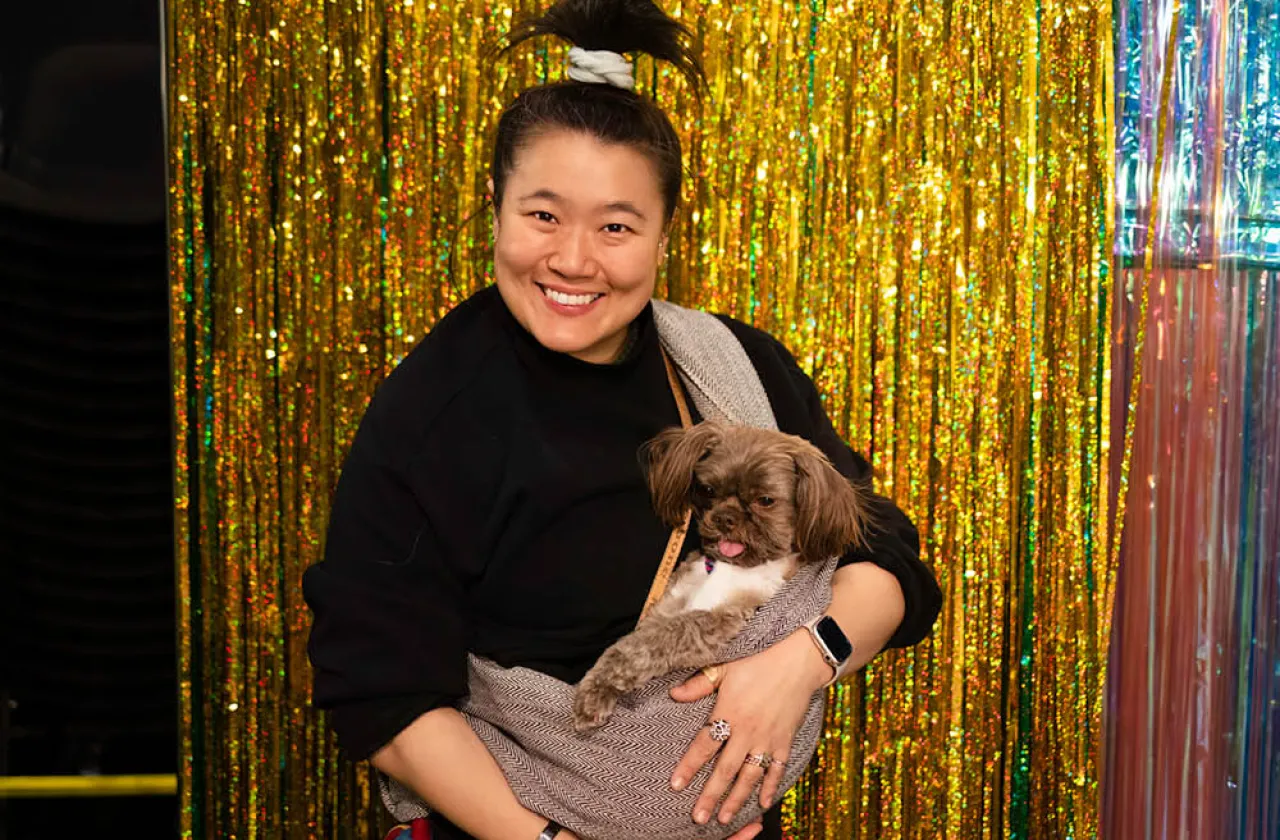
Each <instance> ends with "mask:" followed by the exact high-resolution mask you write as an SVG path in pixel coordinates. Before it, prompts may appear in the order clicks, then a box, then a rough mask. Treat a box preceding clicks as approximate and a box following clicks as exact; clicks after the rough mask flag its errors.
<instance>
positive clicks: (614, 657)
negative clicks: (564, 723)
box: [573, 422, 867, 731]
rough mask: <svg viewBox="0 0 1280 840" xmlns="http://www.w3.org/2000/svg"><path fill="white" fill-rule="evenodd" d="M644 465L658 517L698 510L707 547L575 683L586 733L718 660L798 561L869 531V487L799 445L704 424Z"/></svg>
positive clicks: (673, 437) (667, 435)
mask: <svg viewBox="0 0 1280 840" xmlns="http://www.w3.org/2000/svg"><path fill="white" fill-rule="evenodd" d="M645 458H646V460H647V462H648V479H649V489H650V492H651V494H652V496H653V503H654V508H655V509H656V511H657V512H658V515H659V516H661V517H662V519H663V520H664V521H666V522H667V523H668V524H670V525H671V526H672V527H675V526H678V525H679V524H680V522H681V521H682V520H683V518H684V512H685V510H686V509H687V508H688V507H689V506H690V505H692V507H693V521H694V522H695V523H696V524H697V527H698V531H699V534H700V535H701V538H702V550H701V551H694V552H691V553H690V555H689V556H688V557H687V558H686V559H685V560H684V562H683V563H681V564H680V566H679V567H678V568H677V569H676V570H675V572H674V573H673V575H672V581H671V584H670V585H669V586H668V589H667V591H666V593H665V594H664V595H663V597H662V599H661V600H660V601H658V603H657V604H656V605H655V606H654V608H653V610H652V611H651V612H650V614H649V615H648V616H646V617H645V619H644V620H643V621H641V622H640V623H639V625H638V626H637V627H636V629H635V630H634V631H632V632H631V633H630V634H628V635H626V636H624V637H623V638H621V639H619V640H618V641H617V642H616V643H614V645H613V646H612V647H610V648H609V649H608V650H606V651H605V652H604V653H603V654H602V655H601V657H600V659H599V660H598V661H597V662H596V664H595V665H594V666H593V667H592V668H591V670H590V671H589V672H588V673H587V675H586V676H585V677H584V678H583V679H582V682H580V683H579V684H578V687H577V690H576V694H575V697H574V709H573V718H574V727H575V728H576V729H578V730H579V731H587V730H591V729H595V728H597V727H599V726H602V725H603V724H604V723H605V722H606V721H608V719H609V717H610V716H611V715H612V714H613V710H614V708H615V706H616V705H617V701H618V698H619V697H621V696H622V695H623V694H626V693H627V692H629V691H633V690H635V689H637V688H639V687H641V686H642V685H644V684H645V683H646V682H648V681H649V680H651V679H653V678H655V677H658V676H662V675H663V674H667V673H670V672H671V671H674V670H676V669H679V668H692V667H698V666H700V665H705V664H706V663H707V662H708V661H711V659H712V658H713V657H714V655H715V652H716V651H718V650H719V649H720V648H722V647H723V646H724V645H725V644H726V643H727V642H729V641H730V640H732V639H733V637H734V636H736V635H737V634H738V632H739V631H740V630H741V629H742V628H743V627H744V626H745V625H746V623H747V621H748V620H749V619H750V618H751V616H752V615H753V614H754V613H755V611H756V609H757V608H758V607H759V606H760V605H761V604H763V603H764V602H765V601H767V600H769V598H771V597H772V596H773V595H774V594H776V593H777V592H778V590H780V589H781V588H782V586H783V584H784V583H785V582H786V581H788V580H789V579H790V578H791V577H792V575H794V574H795V572H796V569H798V568H799V564H801V563H815V562H822V561H825V560H827V559H829V558H831V557H833V556H835V555H836V554H839V553H841V552H842V551H844V550H845V549H846V548H847V547H849V546H850V545H852V544H854V543H858V542H860V541H861V540H862V538H863V534H864V532H865V530H866V526H867V506H866V503H865V497H864V495H863V494H864V492H865V491H864V490H863V489H862V488H859V487H855V486H854V485H853V484H851V483H850V482H849V481H848V480H847V479H846V478H845V477H844V476H842V475H841V474H840V473H839V472H837V471H836V469H835V467H833V466H832V465H831V462H830V461H828V460H827V458H826V456H824V455H823V454H822V453H821V452H820V451H818V449H817V448H816V447H814V446H813V445H812V444H810V443H809V442H808V441H805V440H803V439H802V438H798V437H795V436H792V435H787V434H783V433H782V432H776V431H770V430H767V429H759V428H755V427H751V426H736V425H729V424H725V423H718V422H705V423H700V424H698V425H696V426H693V427H691V428H689V429H680V428H674V429H668V430H666V431H664V432H662V433H661V434H660V435H658V437H656V438H654V440H652V441H651V442H650V443H649V444H648V446H647V447H646V450H645Z"/></svg>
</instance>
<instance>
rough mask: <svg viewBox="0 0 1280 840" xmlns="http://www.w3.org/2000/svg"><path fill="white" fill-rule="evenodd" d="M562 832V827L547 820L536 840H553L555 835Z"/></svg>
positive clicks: (553, 821)
mask: <svg viewBox="0 0 1280 840" xmlns="http://www.w3.org/2000/svg"><path fill="white" fill-rule="evenodd" d="M561 831H564V826H562V825H561V824H560V823H558V822H556V821H555V820H547V827H546V828H544V829H542V833H541V834H539V835H538V840H555V837H556V835H557V834H559V833H560V832H561Z"/></svg>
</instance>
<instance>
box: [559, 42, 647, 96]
mask: <svg viewBox="0 0 1280 840" xmlns="http://www.w3.org/2000/svg"><path fill="white" fill-rule="evenodd" d="M569 78H570V79H573V80H574V81H575V82H588V83H591V84H603V85H613V86H614V87H620V88H625V89H626V90H634V89H635V86H636V77H635V76H634V75H632V72H631V62H630V61H627V60H626V59H625V58H623V57H622V56H621V55H620V54H618V53H616V52H612V51H610V50H584V49H582V47H573V48H571V49H570V50H569Z"/></svg>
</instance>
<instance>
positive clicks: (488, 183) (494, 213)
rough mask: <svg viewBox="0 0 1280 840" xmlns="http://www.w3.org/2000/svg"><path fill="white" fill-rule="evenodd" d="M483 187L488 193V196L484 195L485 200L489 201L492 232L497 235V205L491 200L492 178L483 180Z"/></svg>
mask: <svg viewBox="0 0 1280 840" xmlns="http://www.w3.org/2000/svg"><path fill="white" fill-rule="evenodd" d="M484 186H485V189H487V190H488V191H489V194H488V195H486V196H485V198H486V199H488V201H489V210H490V212H491V213H492V216H491V219H492V221H493V232H494V234H495V235H496V234H497V233H498V204H497V202H495V201H494V200H493V178H487V179H485V182H484Z"/></svg>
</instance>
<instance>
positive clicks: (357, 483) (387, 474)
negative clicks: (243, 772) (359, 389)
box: [303, 371, 572, 840]
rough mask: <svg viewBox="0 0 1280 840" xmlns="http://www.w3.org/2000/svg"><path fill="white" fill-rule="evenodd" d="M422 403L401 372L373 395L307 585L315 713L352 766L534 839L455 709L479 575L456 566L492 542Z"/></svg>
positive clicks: (473, 826) (529, 823) (494, 839)
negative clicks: (434, 441) (434, 438)
mask: <svg viewBox="0 0 1280 840" xmlns="http://www.w3.org/2000/svg"><path fill="white" fill-rule="evenodd" d="M397 373H401V372H400V371H397ZM418 391H420V389H419V388H418V387H417V383H415V382H414V381H413V380H412V379H409V378H406V377H403V376H398V375H397V374H396V373H393V374H392V377H391V378H390V379H388V380H387V382H385V383H383V387H381V388H380V389H379V393H378V394H377V395H376V396H375V397H374V400H373V402H372V403H371V404H370V406H369V409H368V411H367V412H366V414H365V417H364V418H363V420H362V421H361V423H360V428H359V430H358V431H357V433H356V436H355V440H354V441H353V442H352V446H351V451H350V453H349V454H348V456H347V458H346V460H345V462H344V463H343V467H342V475H341V477H340V478H339V480H338V487H337V490H336V492H335V494H334V499H333V506H332V510H331V513H330V517H329V528H328V536H327V538H326V541H325V552H324V560H323V561H322V562H320V563H317V564H316V565H315V566H312V567H311V568H310V569H308V570H307V572H306V574H305V576H304V578H303V590H304V593H305V595H306V599H307V603H308V604H309V605H310V607H311V609H312V612H313V614H314V619H313V622H312V628H311V638H310V643H309V645H308V652H309V653H310V657H311V662H312V666H313V673H314V677H315V691H314V697H313V701H314V703H315V704H316V705H317V706H319V707H321V708H325V709H328V710H330V717H329V722H330V725H331V726H332V727H333V729H334V731H335V732H336V734H337V736H338V741H339V743H340V744H341V745H342V746H343V748H344V749H345V751H346V752H347V754H348V755H350V756H351V757H352V758H354V759H357V760H359V759H363V758H370V760H371V762H372V763H373V765H374V766H375V767H376V768H378V769H379V770H380V771H382V772H383V773H386V774H387V775H389V776H392V777H394V778H396V779H397V780H399V781H400V782H401V783H402V784H404V785H406V786H407V787H408V788H410V789H411V790H413V791H414V792H415V793H417V794H418V795H419V796H420V797H421V798H422V799H423V800H424V801H425V802H427V803H428V804H429V805H430V806H431V807H432V809H433V810H436V811H439V812H440V813H441V814H443V815H444V816H445V817H447V818H449V819H450V820H451V821H453V822H454V823H455V824H456V825H458V826H459V827H460V828H462V829H463V830H465V831H467V832H468V833H469V834H471V835H472V836H474V837H476V838H478V840H526V838H527V840H536V838H537V837H538V834H539V833H540V832H541V831H542V830H543V828H544V827H545V826H546V824H547V820H546V819H545V818H541V817H539V816H537V815H536V814H534V813H533V812H531V811H528V810H527V809H525V808H523V807H522V806H521V805H520V804H519V802H518V801H517V800H516V797H515V794H514V793H513V792H512V790H511V787H510V785H508V783H507V781H506V778H505V777H504V776H503V774H502V771H501V770H500V769H499V768H498V765H497V763H496V762H495V761H494V759H493V757H492V756H491V755H490V754H489V751H488V750H487V749H486V747H485V746H484V744H483V743H482V742H481V741H480V739H479V738H478V737H477V736H476V735H475V733H474V732H473V731H472V730H471V727H470V726H468V725H467V723H466V721H465V720H464V719H463V717H462V716H461V715H460V714H459V713H458V712H457V711H456V709H454V708H452V705H453V704H454V703H456V702H457V701H458V700H460V699H462V698H463V697H465V695H466V692H467V665H466V658H467V647H468V645H469V640H470V616H469V609H468V598H467V591H468V588H469V587H468V583H467V582H468V580H470V579H471V577H472V576H473V575H474V573H475V572H474V570H467V569H462V568H459V567H458V565H457V563H456V562H455V558H457V557H459V556H463V555H465V554H466V553H467V551H468V546H469V544H470V541H471V540H472V539H474V534H476V533H479V532H480V531H481V530H482V529H481V526H480V524H479V523H478V522H475V521H472V520H471V519H470V518H469V516H474V513H472V511H474V510H475V509H477V508H479V507H480V506H478V505H475V504H472V501H473V500H472V499H470V497H469V495H468V494H467V493H465V492H462V491H461V490H462V487H463V486H464V485H465V483H466V479H468V478H474V469H475V465H474V464H472V465H471V467H472V469H473V474H471V475H463V476H456V475H453V472H454V470H453V469H452V467H451V463H450V460H449V459H448V458H447V457H442V453H441V452H440V451H439V450H438V449H436V448H433V447H431V445H430V443H431V442H430V441H429V440H424V436H423V434H422V423H423V417H424V414H427V413H428V412H427V410H425V409H423V408H422V407H420V406H418V405H415V404H413V402H412V397H413V396H414V395H415V394H416V393H417V392H418ZM443 437H445V438H446V439H447V438H448V435H447V434H445V435H443ZM448 451H449V450H448V448H447V447H446V448H445V452H446V453H447V452H448ZM559 837H560V838H561V840H572V835H569V834H568V833H567V832H562V833H561V834H560V835H559Z"/></svg>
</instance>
